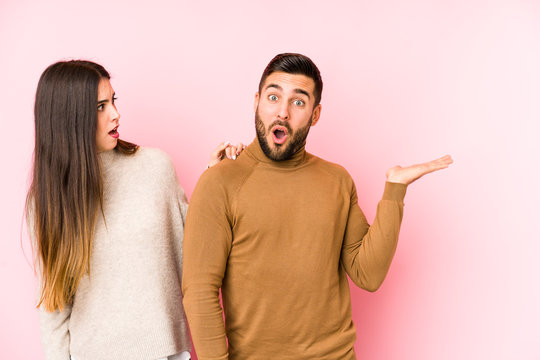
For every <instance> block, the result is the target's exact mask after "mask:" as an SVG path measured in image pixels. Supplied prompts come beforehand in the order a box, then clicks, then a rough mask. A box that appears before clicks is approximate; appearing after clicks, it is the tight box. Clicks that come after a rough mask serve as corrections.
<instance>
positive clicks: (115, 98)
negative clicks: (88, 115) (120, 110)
mask: <svg viewBox="0 0 540 360" xmlns="http://www.w3.org/2000/svg"><path fill="white" fill-rule="evenodd" d="M116 100H118V98H117V97H116V96H113V98H112V103H113V104H114V102H115V101H116Z"/></svg>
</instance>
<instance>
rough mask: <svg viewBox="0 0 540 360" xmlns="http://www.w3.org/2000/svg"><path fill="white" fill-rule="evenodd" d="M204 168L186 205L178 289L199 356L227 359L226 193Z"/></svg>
mask: <svg viewBox="0 0 540 360" xmlns="http://www.w3.org/2000/svg"><path fill="white" fill-rule="evenodd" d="M208 173H212V171H210V170H208V171H206V172H205V173H204V174H203V175H202V176H201V179H200V180H199V182H198V184H197V186H196V187H195V190H194V192H193V195H192V197H191V202H190V205H189V211H188V213H187V219H186V227H185V233H184V246H183V248H184V269H183V278H182V291H183V294H184V309H185V311H186V315H187V318H188V322H189V327H190V330H191V336H192V339H193V343H194V345H195V349H196V351H197V356H198V358H199V359H200V360H207V359H211V360H216V359H220V360H221V359H228V352H227V341H226V333H225V327H224V322H223V310H222V308H221V305H220V299H219V289H220V288H221V285H222V281H223V277H224V274H225V269H226V265H227V259H228V256H229V252H230V249H231V242H232V231H231V223H230V221H229V215H228V214H229V210H228V206H227V204H226V202H227V194H226V191H225V189H224V188H223V186H222V183H221V182H220V181H219V180H218V179H216V178H215V177H212V176H210V175H209V174H208Z"/></svg>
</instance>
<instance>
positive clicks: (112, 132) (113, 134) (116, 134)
mask: <svg viewBox="0 0 540 360" xmlns="http://www.w3.org/2000/svg"><path fill="white" fill-rule="evenodd" d="M109 135H111V136H112V137H113V138H115V139H118V137H119V136H120V133H119V132H118V126H117V127H115V128H114V129H112V130H111V131H109Z"/></svg>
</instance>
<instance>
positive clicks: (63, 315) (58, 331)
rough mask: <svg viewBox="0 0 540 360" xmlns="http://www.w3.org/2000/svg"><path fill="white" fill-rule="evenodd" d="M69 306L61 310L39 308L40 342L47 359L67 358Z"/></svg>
mask: <svg viewBox="0 0 540 360" xmlns="http://www.w3.org/2000/svg"><path fill="white" fill-rule="evenodd" d="M70 315H71V306H66V307H65V308H64V309H63V310H62V311H59V310H56V311H53V312H48V311H45V310H43V309H41V308H40V309H39V322H40V329H41V343H42V344H43V350H44V351H45V358H46V359H47V360H69V357H70V354H69V341H70V338H69V318H70Z"/></svg>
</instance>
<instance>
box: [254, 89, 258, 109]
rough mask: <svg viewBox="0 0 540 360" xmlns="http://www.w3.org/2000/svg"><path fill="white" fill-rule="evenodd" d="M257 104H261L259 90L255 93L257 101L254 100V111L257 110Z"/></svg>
mask: <svg viewBox="0 0 540 360" xmlns="http://www.w3.org/2000/svg"><path fill="white" fill-rule="evenodd" d="M257 106H259V92H258V91H257V92H256V93H255V101H254V102H253V111H254V112H257Z"/></svg>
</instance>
